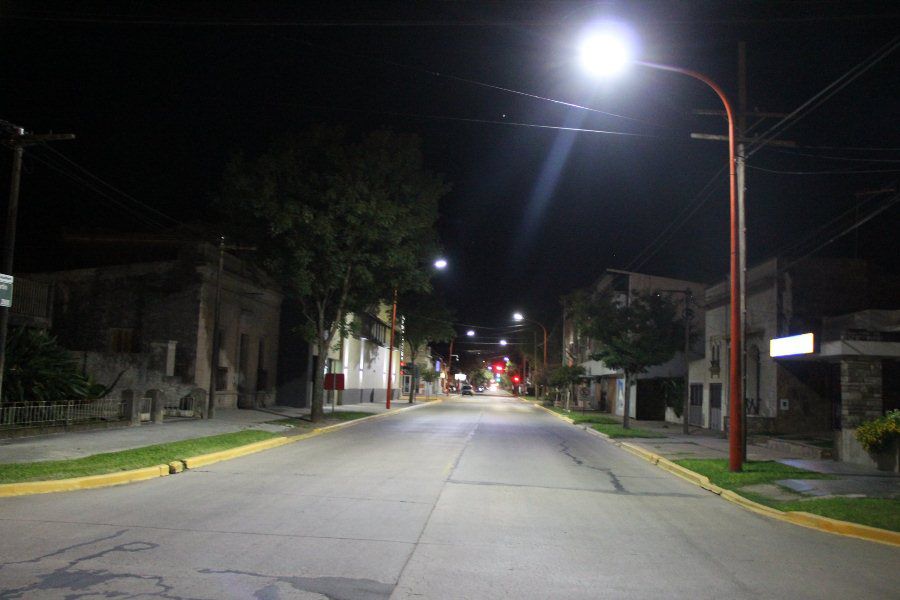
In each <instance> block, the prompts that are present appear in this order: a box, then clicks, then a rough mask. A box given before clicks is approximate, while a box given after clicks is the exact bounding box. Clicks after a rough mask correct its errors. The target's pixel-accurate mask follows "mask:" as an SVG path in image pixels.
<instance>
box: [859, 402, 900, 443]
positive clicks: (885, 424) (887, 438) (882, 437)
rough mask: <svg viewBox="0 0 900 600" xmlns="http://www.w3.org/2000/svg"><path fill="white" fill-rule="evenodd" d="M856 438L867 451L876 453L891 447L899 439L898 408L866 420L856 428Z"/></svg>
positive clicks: (899, 414) (899, 416)
mask: <svg viewBox="0 0 900 600" xmlns="http://www.w3.org/2000/svg"><path fill="white" fill-rule="evenodd" d="M856 439H857V441H858V442H859V443H860V444H861V445H862V447H863V448H865V449H866V450H867V451H868V452H872V453H875V454H877V453H879V452H884V451H886V450H889V449H891V447H892V446H893V445H894V443H895V442H896V441H897V440H900V410H892V411H890V412H889V413H887V414H886V415H885V416H883V417H879V418H877V419H873V420H871V421H866V422H865V423H863V424H862V425H860V426H859V428H857V430H856Z"/></svg>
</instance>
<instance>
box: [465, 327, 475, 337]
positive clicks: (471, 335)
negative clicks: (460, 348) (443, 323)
mask: <svg viewBox="0 0 900 600" xmlns="http://www.w3.org/2000/svg"><path fill="white" fill-rule="evenodd" d="M466 335H467V336H469V337H474V336H475V330H474V329H470V330H468V331H467V332H466Z"/></svg>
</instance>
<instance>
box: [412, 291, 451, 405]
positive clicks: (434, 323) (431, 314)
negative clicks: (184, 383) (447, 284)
mask: <svg viewBox="0 0 900 600" xmlns="http://www.w3.org/2000/svg"><path fill="white" fill-rule="evenodd" d="M398 304H399V306H400V308H401V309H402V311H403V316H404V317H405V318H404V321H403V335H404V337H405V338H406V342H407V344H409V362H410V363H412V364H413V365H415V364H416V359H417V358H418V357H419V353H420V352H421V351H422V348H425V347H426V346H427V345H428V344H429V343H432V342H449V341H450V339H451V338H452V337H453V336H455V335H456V332H455V331H454V330H453V325H452V321H453V314H452V313H451V312H450V310H449V309H448V308H447V307H446V306H444V304H443V302H441V300H440V299H439V298H438V297H437V296H435V295H433V294H422V293H410V294H405V295H403V296H402V297H401V298H400V299H399V302H398ZM418 387H419V369H418V367H415V368H414V370H413V382H412V385H411V386H410V388H409V403H410V404H413V403H414V402H415V401H416V390H417V389H418Z"/></svg>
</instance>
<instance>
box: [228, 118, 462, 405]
mask: <svg viewBox="0 0 900 600" xmlns="http://www.w3.org/2000/svg"><path fill="white" fill-rule="evenodd" d="M448 189H449V188H448V186H447V184H446V183H444V181H443V179H442V178H441V177H440V176H438V175H435V174H433V173H431V172H429V171H428V170H426V169H425V167H424V164H423V158H422V151H421V144H420V142H419V140H418V138H416V137H414V136H408V135H401V134H396V133H392V132H388V131H378V132H374V133H371V134H369V135H366V136H364V137H363V138H362V139H361V140H353V139H350V137H349V136H348V135H347V133H346V132H345V131H343V130H342V129H337V128H328V127H324V126H318V127H315V128H313V129H311V130H310V131H308V132H306V133H304V134H302V135H298V136H293V137H288V138H284V139H282V140H281V141H280V142H278V143H276V144H275V145H273V146H272V147H271V148H270V149H269V150H268V151H266V152H265V153H264V154H262V155H261V156H259V157H258V158H255V159H246V158H244V157H238V158H235V159H234V160H233V161H232V162H231V163H230V164H229V166H228V168H227V170H226V173H225V177H224V183H223V186H222V189H221V194H220V197H219V202H218V204H219V208H220V209H221V213H222V215H223V217H225V222H226V223H231V224H233V228H232V231H234V234H235V236H236V237H237V238H238V239H240V240H241V241H248V242H252V243H255V244H256V246H257V247H258V256H259V258H260V259H261V262H262V265H263V266H264V267H265V268H266V270H267V271H268V272H269V273H271V274H272V275H273V276H275V277H276V278H277V279H278V280H279V281H280V283H281V285H282V286H283V288H284V290H285V292H286V293H287V298H288V301H292V302H297V303H298V304H299V307H300V310H301V313H302V315H303V317H304V321H305V322H304V325H303V328H302V333H303V334H304V336H305V337H306V338H307V339H308V340H309V341H310V342H311V343H313V344H314V345H315V347H316V350H317V352H318V355H319V357H320V360H322V361H324V360H325V357H327V356H328V352H329V349H330V348H331V347H332V343H333V342H334V341H335V339H336V335H337V333H338V331H339V330H342V329H344V328H346V327H347V325H346V323H347V319H346V318H345V317H346V315H347V314H349V313H360V312H363V311H365V310H366V309H367V308H369V307H372V306H376V305H378V304H379V303H380V302H381V301H383V300H385V299H387V298H390V296H391V293H392V291H393V290H395V289H396V290H399V291H400V292H401V293H402V292H404V291H408V290H418V291H423V292H424V291H427V290H428V289H430V286H429V283H428V270H427V269H424V268H423V263H424V262H425V260H426V257H428V256H431V255H432V254H433V252H434V249H435V246H436V242H435V230H434V223H435V220H436V218H437V204H438V200H439V199H440V198H441V197H442V196H443V195H444V194H446V192H447V191H448ZM323 377H324V374H323V369H321V368H318V369H315V375H314V379H313V398H312V403H311V418H312V420H314V421H317V420H320V419H321V418H322V417H323V410H322V398H323V389H322V388H323V385H322V384H323Z"/></svg>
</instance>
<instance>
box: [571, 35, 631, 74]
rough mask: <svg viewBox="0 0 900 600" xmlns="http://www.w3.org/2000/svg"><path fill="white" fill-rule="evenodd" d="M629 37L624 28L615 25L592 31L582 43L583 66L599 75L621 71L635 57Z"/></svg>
mask: <svg viewBox="0 0 900 600" xmlns="http://www.w3.org/2000/svg"><path fill="white" fill-rule="evenodd" d="M629 37H630V36H629V35H628V34H627V33H626V32H625V31H624V30H620V29H616V28H614V27H606V28H604V29H602V30H600V31H595V32H593V33H591V34H590V35H588V37H587V38H585V39H584V41H583V42H582V43H581V52H580V57H581V64H582V66H584V68H585V70H587V71H588V72H589V73H592V74H593V75H596V76H598V77H610V76H612V75H617V74H618V73H621V72H622V71H624V70H625V67H627V66H628V64H629V63H631V62H632V60H633V59H634V51H633V50H632V43H631V41H630V40H629Z"/></svg>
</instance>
